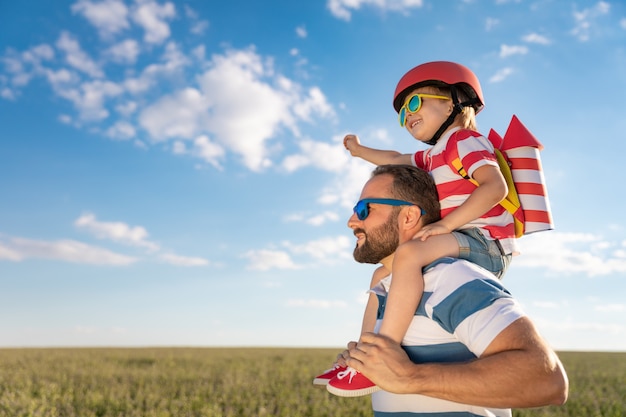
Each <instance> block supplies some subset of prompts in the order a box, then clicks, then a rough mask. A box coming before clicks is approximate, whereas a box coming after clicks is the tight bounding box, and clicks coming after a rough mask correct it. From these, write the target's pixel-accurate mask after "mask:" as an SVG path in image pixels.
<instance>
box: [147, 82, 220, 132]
mask: <svg viewBox="0 0 626 417" xmlns="http://www.w3.org/2000/svg"><path fill="white" fill-rule="evenodd" d="M208 109H209V103H208V101H207V99H206V98H205V97H204V96H203V95H202V93H200V91H198V90H196V89H194V88H186V89H184V90H181V91H178V92H176V93H174V94H172V95H167V96H164V97H162V98H161V99H160V100H158V101H157V102H156V103H155V104H153V105H152V106H150V107H148V108H146V109H144V110H143V111H142V112H141V114H140V116H139V123H140V124H141V126H142V127H143V128H144V129H146V130H147V131H148V133H149V134H150V136H151V137H152V139H154V140H156V141H163V140H166V139H168V138H185V139H191V138H192V137H194V136H196V135H197V134H198V133H199V132H200V131H202V130H203V129H202V128H203V120H204V117H205V116H206V114H207V112H208Z"/></svg>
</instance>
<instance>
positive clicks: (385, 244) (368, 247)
mask: <svg viewBox="0 0 626 417" xmlns="http://www.w3.org/2000/svg"><path fill="white" fill-rule="evenodd" d="M354 233H355V234H356V233H364V234H365V240H364V241H363V244H362V245H361V246H359V245H358V244H357V246H356V247H355V248H354V253H353V256H354V260H355V261H357V262H360V263H362V264H377V263H379V262H380V261H381V260H383V259H384V258H386V257H387V256H389V255H391V254H392V253H394V252H395V251H396V249H397V248H398V240H399V239H398V237H399V234H398V216H393V215H392V216H389V219H388V220H387V222H385V224H383V225H381V226H379V227H378V228H377V229H374V230H372V231H371V232H369V233H366V232H365V230H363V229H356V230H355V231H354Z"/></svg>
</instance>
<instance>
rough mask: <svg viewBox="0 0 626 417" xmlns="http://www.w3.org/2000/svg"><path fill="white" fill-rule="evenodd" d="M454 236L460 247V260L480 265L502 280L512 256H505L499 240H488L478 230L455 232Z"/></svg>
mask: <svg viewBox="0 0 626 417" xmlns="http://www.w3.org/2000/svg"><path fill="white" fill-rule="evenodd" d="M452 235H453V236H454V237H455V238H456V241H457V243H458V245H459V258H461V259H465V260H468V261H470V262H472V263H475V264H477V265H480V266H482V267H483V268H485V269H486V270H487V271H489V272H491V273H493V274H494V275H495V276H496V277H498V278H500V279H502V276H503V275H504V273H505V272H506V270H507V268H508V266H509V264H510V263H511V255H510V254H509V255H506V254H504V251H503V250H502V246H501V245H500V243H499V242H498V241H497V240H491V239H487V238H486V237H485V236H484V235H483V234H482V232H481V231H480V230H479V229H477V228H471V229H463V230H455V231H454V232H452Z"/></svg>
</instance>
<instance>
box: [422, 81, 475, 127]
mask: <svg viewBox="0 0 626 417" xmlns="http://www.w3.org/2000/svg"><path fill="white" fill-rule="evenodd" d="M429 87H431V88H432V89H433V90H434V91H433V93H434V94H439V95H443V96H446V97H450V98H452V94H451V93H450V86H449V85H448V84H445V83H433V84H431V85H429ZM456 93H457V96H458V97H459V101H460V102H464V101H467V100H469V99H470V98H471V97H469V96H468V95H467V93H466V92H465V89H463V88H457V89H456ZM456 120H457V121H460V122H461V127H462V128H463V129H469V130H474V131H477V130H478V125H477V124H476V110H475V109H474V107H472V106H466V107H463V110H462V111H461V112H460V113H459V114H458V115H457V116H456Z"/></svg>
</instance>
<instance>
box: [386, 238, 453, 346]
mask: <svg viewBox="0 0 626 417" xmlns="http://www.w3.org/2000/svg"><path fill="white" fill-rule="evenodd" d="M446 256H451V257H455V258H456V257H458V256H459V245H458V243H457V240H456V238H455V237H454V236H452V235H451V234H449V233H448V234H443V235H435V236H430V237H429V238H428V239H427V240H425V241H421V240H416V239H413V240H410V241H408V242H406V243H403V244H402V245H400V246H399V247H398V249H397V250H396V254H395V257H394V261H393V266H392V271H391V274H392V281H391V287H390V288H389V295H388V296H387V304H386V306H385V315H384V317H383V321H382V324H381V327H380V331H379V333H380V334H382V335H384V336H387V337H390V338H391V339H393V340H394V341H395V342H397V343H401V342H402V339H403V338H404V335H405V334H406V331H407V329H408V328H409V325H410V324H411V321H412V320H413V316H414V315H415V311H416V310H417V306H418V305H419V301H420V299H421V298H422V293H423V292H424V278H423V275H422V268H424V267H425V266H426V265H428V264H429V263H431V262H434V261H435V260H437V259H439V258H443V257H446Z"/></svg>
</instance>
